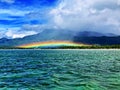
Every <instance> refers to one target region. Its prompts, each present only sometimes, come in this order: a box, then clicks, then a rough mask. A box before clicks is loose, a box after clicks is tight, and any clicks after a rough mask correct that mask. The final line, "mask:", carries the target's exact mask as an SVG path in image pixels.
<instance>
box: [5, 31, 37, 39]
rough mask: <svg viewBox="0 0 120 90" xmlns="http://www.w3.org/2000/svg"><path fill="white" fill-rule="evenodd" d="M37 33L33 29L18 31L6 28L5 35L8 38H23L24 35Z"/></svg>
mask: <svg viewBox="0 0 120 90" xmlns="http://www.w3.org/2000/svg"><path fill="white" fill-rule="evenodd" d="M33 34H37V33H36V32H35V31H23V32H18V31H13V30H8V31H7V32H6V36H7V37H9V38H23V37H25V36H29V35H33Z"/></svg>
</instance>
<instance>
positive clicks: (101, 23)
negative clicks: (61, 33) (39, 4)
mask: <svg viewBox="0 0 120 90" xmlns="http://www.w3.org/2000/svg"><path fill="white" fill-rule="evenodd" d="M119 2H120V0H109V1H108V0H92V1H90V0H62V1H61V3H60V4H59V5H58V6H57V7H56V8H54V9H52V10H51V11H50V13H49V14H50V15H51V22H53V23H54V26H56V27H58V28H62V29H72V30H84V28H86V27H88V28H89V30H93V31H98V32H107V33H108V32H109V33H110V32H113V33H118V32H119V33H120V31H119V28H120V25H119V23H120V17H119V15H120V6H119V5H118V3H119ZM111 21H112V22H111ZM100 28H101V29H100Z"/></svg>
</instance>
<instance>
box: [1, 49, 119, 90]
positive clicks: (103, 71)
mask: <svg viewBox="0 0 120 90" xmlns="http://www.w3.org/2000/svg"><path fill="white" fill-rule="evenodd" d="M0 90H120V50H0Z"/></svg>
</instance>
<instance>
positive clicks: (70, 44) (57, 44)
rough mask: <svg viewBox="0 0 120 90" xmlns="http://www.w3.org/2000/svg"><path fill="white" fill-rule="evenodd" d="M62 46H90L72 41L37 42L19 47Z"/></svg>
mask: <svg viewBox="0 0 120 90" xmlns="http://www.w3.org/2000/svg"><path fill="white" fill-rule="evenodd" d="M60 46H88V45H86V44H82V43H75V42H70V41H46V42H35V43H30V44H24V45H20V46H17V47H19V48H38V47H60Z"/></svg>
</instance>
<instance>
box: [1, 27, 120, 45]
mask: <svg viewBox="0 0 120 90" xmlns="http://www.w3.org/2000/svg"><path fill="white" fill-rule="evenodd" d="M50 40H63V41H74V42H80V43H86V44H100V45H106V44H107V45H108V44H110V45H111V44H120V37H119V36H115V35H114V34H102V33H98V32H91V31H83V32H79V31H70V30H50V29H47V30H43V31H42V32H41V33H38V34H35V35H31V36H26V37H24V38H17V39H6V38H2V39H0V46H5V47H7V46H9V47H11V46H18V45H22V44H28V43H33V42H42V41H50Z"/></svg>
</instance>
